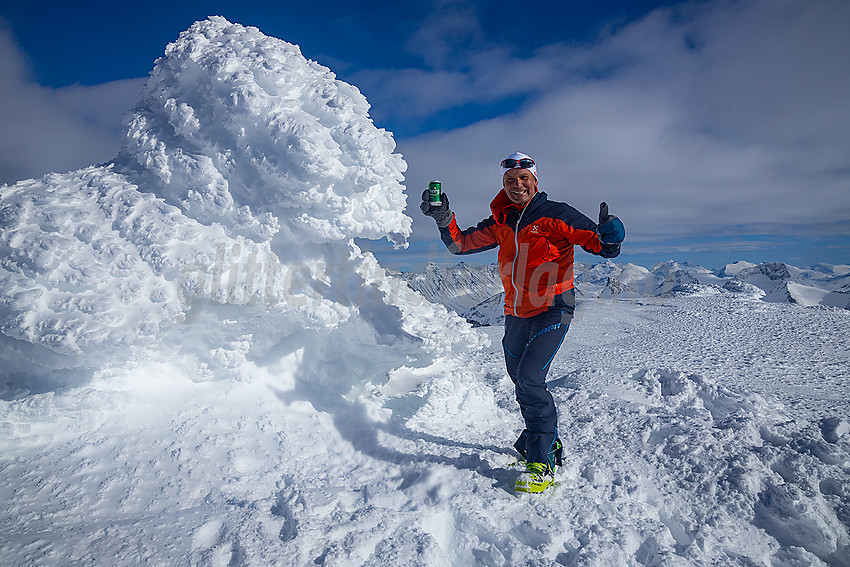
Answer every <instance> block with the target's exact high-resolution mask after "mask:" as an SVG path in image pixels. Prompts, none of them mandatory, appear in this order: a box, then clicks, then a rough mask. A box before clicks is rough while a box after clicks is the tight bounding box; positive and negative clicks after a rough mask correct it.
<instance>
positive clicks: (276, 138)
mask: <svg viewBox="0 0 850 567" xmlns="http://www.w3.org/2000/svg"><path fill="white" fill-rule="evenodd" d="M368 110H369V104H368V102H367V101H366V98H365V97H364V96H363V95H362V94H361V93H360V92H359V91H358V90H357V89H356V88H355V87H353V86H352V85H349V84H347V83H344V82H342V81H338V80H336V78H335V76H334V74H333V73H331V72H330V70H329V69H327V68H325V67H322V66H321V65H319V64H317V63H315V62H313V61H308V60H306V59H305V58H304V57H303V56H302V55H301V52H300V50H299V49H298V47H297V46H295V45H292V44H289V43H286V42H284V41H282V40H279V39H275V38H271V37H267V36H265V35H263V34H262V33H260V31H259V30H257V29H256V28H251V27H243V26H241V25H237V24H231V23H230V22H228V21H227V20H225V19H224V18H221V17H211V18H209V19H208V20H206V21H202V22H197V23H195V24H194V25H193V26H192V27H191V28H190V29H189V30H187V31H186V32H184V33H182V34H180V37H179V38H178V39H177V41H175V42H174V43H172V44H170V45H169V46H168V47H167V48H166V51H165V56H164V57H162V58H160V59H159V60H158V61H157V63H156V66H155V67H154V69H153V71H152V72H151V74H150V78H149V79H148V81H147V84H146V85H145V88H144V89H143V91H142V95H141V100H140V101H139V103H138V104H137V105H136V106H135V108H134V109H133V110H132V111H131V112H130V113H129V114H128V115H127V116H126V117H125V124H126V130H125V133H124V149H123V151H122V153H121V155H120V156H119V158H118V160H117V163H118V164H119V165H120V166H121V169H122V170H123V171H126V172H132V173H133V174H135V175H138V176H139V177H140V178H141V179H142V180H144V182H145V189H146V190H147V191H150V192H153V193H155V194H157V195H158V196H160V197H162V198H163V199H165V200H166V201H167V202H168V203H170V204H173V205H175V206H177V207H179V208H180V209H181V210H182V211H183V212H184V213H185V214H186V215H187V216H190V217H192V218H196V219H198V220H199V221H200V222H203V223H204V224H211V223H213V222H219V223H221V224H222V225H223V226H225V227H226V228H227V230H228V233H230V234H231V235H232V233H240V234H245V235H248V236H250V237H252V238H254V239H260V240H264V239H266V238H268V237H269V236H271V235H272V234H274V233H275V232H277V231H278V230H283V231H284V233H285V234H284V238H283V239H282V241H283V242H291V241H292V239H293V238H295V239H296V240H297V241H304V240H312V241H318V242H323V241H333V240H341V239H348V238H352V237H355V236H360V237H364V238H373V239H379V238H383V237H385V236H387V237H389V238H390V239H391V240H392V241H393V242H395V243H396V244H399V245H402V244H404V243H405V238H406V237H407V236H408V235H409V234H410V231H411V219H410V218H409V217H407V216H405V215H404V214H403V212H402V210H403V209H404V206H405V201H406V199H405V195H404V192H403V188H402V186H401V184H400V181H401V180H402V173H403V172H404V170H405V169H406V164H405V163H404V161H403V159H402V157H401V156H400V155H398V154H393V153H392V152H393V150H394V149H395V142H394V141H393V139H392V136H391V135H390V134H389V133H388V132H386V131H384V130H379V129H377V128H375V126H374V125H373V124H372V121H371V120H370V118H369V115H368Z"/></svg>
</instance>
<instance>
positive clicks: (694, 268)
mask: <svg viewBox="0 0 850 567" xmlns="http://www.w3.org/2000/svg"><path fill="white" fill-rule="evenodd" d="M401 277H402V278H403V279H404V280H405V281H406V282H407V284H408V285H409V286H410V287H411V288H413V289H414V290H416V291H418V292H419V293H421V294H422V295H423V296H425V297H426V298H427V299H428V300H429V301H433V302H436V303H442V304H443V305H445V306H446V307H447V308H449V309H451V310H452V311H455V312H456V313H458V314H460V315H461V316H462V317H464V318H465V319H467V320H468V321H470V322H471V323H473V324H474V325H476V326H481V325H491V324H500V323H501V321H502V319H503V313H502V311H503V305H502V301H503V298H504V291H502V289H501V288H502V285H501V282H500V280H499V274H498V268H497V266H496V265H495V264H489V265H484V266H477V265H470V264H465V263H463V262H461V263H459V264H458V265H456V266H438V265H436V264H434V263H431V264H429V265H428V266H426V268H425V269H423V270H422V271H420V272H408V273H404V274H402V275H401ZM575 284H576V293H577V296H578V297H580V298H581V297H584V298H607V299H611V298H619V299H635V298H639V297H669V296H671V295H695V294H707V293H708V294H712V293H723V292H728V293H738V294H748V295H750V296H753V297H758V298H760V299H762V300H763V301H768V302H774V303H792V304H798V305H803V306H806V307H812V306H817V305H820V306H825V307H838V308H841V309H850V266H846V265H831V264H818V265H816V266H813V267H811V268H797V267H795V266H791V265H788V264H783V263H775V262H764V263H761V264H751V263H749V262H735V263H734V264H729V265H727V266H724V267H723V268H721V269H720V270H711V269H709V268H705V267H703V266H699V265H696V264H691V263H689V262H675V261H672V260H671V261H667V262H659V263H656V264H655V265H653V266H652V267H651V268H648V269H647V268H644V267H643V266H638V265H636V264H631V263H627V264H619V263H617V262H614V261H613V260H606V261H604V262H600V263H597V264H587V263H582V262H576V264H575ZM494 290H495V292H494ZM476 300H477V303H476Z"/></svg>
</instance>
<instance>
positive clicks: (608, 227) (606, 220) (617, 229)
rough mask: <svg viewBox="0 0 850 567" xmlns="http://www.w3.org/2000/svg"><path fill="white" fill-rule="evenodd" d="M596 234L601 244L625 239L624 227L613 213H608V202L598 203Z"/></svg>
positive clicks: (619, 241)
mask: <svg viewBox="0 0 850 567" xmlns="http://www.w3.org/2000/svg"><path fill="white" fill-rule="evenodd" d="M596 234H597V235H598V236H599V240H601V241H602V243H603V244H620V243H621V242H622V241H623V240H625V239H626V227H624V226H623V223H622V221H620V219H618V218H617V217H615V216H614V215H609V214H608V203H605V202H602V203H600V204H599V224H598V225H597V226H596Z"/></svg>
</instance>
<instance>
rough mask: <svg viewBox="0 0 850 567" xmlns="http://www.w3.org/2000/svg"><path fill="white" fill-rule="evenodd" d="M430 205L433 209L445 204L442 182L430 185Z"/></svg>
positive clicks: (434, 182) (433, 182) (432, 182)
mask: <svg viewBox="0 0 850 567" xmlns="http://www.w3.org/2000/svg"><path fill="white" fill-rule="evenodd" d="M428 204H429V205H431V206H432V207H439V206H440V205H442V204H443V184H442V183H441V182H440V181H431V182H430V183H428Z"/></svg>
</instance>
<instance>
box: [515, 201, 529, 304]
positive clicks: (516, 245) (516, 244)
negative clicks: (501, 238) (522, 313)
mask: <svg viewBox="0 0 850 567" xmlns="http://www.w3.org/2000/svg"><path fill="white" fill-rule="evenodd" d="M528 203H531V200H530V199H529V201H528ZM528 203H526V204H525V206H523V207H522V210H521V211H520V212H519V218H518V219H517V220H516V227H515V228H514V261H513V264H512V268H511V285H512V286H513V288H514V317H519V315H517V314H516V309H517V304H518V302H519V288H518V287H517V285H516V263H517V260H518V259H519V223H520V221H522V215H523V214H525V209H526V207H528Z"/></svg>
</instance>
